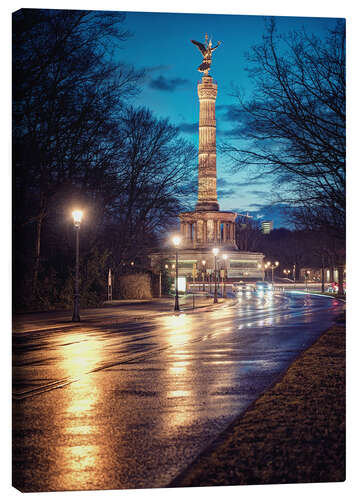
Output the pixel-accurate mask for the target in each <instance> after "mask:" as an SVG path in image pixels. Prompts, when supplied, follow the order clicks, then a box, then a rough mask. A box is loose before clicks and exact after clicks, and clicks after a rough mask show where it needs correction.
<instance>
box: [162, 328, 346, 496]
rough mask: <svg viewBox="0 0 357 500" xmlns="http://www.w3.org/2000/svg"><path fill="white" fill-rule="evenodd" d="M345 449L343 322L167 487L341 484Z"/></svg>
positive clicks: (331, 329)
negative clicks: (339, 482) (335, 482)
mask: <svg viewBox="0 0 357 500" xmlns="http://www.w3.org/2000/svg"><path fill="white" fill-rule="evenodd" d="M345 448H346V446H345V325H344V324H343V323H341V324H336V325H335V326H333V327H332V328H330V329H329V330H327V331H326V332H325V333H324V334H323V335H322V336H321V337H320V338H319V339H318V340H317V341H316V342H315V344H313V345H312V346H311V347H310V348H309V349H308V350H306V351H305V352H304V353H302V355H301V356H300V357H299V358H297V359H296V360H295V361H294V362H293V364H292V365H291V366H290V367H289V368H288V370H287V371H286V372H285V374H284V375H283V376H282V379H281V380H280V381H279V382H278V383H276V385H274V386H273V387H272V388H271V389H269V390H268V391H266V392H265V393H264V394H263V395H262V396H261V397H260V398H258V400H256V401H255V402H254V403H253V404H252V405H251V406H250V408H248V410H247V411H246V412H245V413H244V414H243V415H242V416H241V417H239V418H238V419H237V420H236V421H234V422H233V423H232V424H231V425H230V426H229V428H228V429H227V430H226V431H225V432H224V433H223V434H222V435H221V436H220V437H219V438H218V439H217V440H216V441H215V442H214V443H212V444H211V445H210V446H209V448H208V449H207V450H206V451H205V452H203V453H202V454H201V455H200V456H199V457H198V459H197V460H196V461H195V462H194V463H193V464H191V466H190V467H188V469H187V470H186V471H184V472H183V473H182V474H180V475H179V476H178V477H177V478H176V479H175V480H174V481H173V482H172V483H171V484H170V485H169V486H171V487H182V486H219V485H221V486H223V485H248V484H277V483H310V482H316V483H318V482H333V481H344V480H345Z"/></svg>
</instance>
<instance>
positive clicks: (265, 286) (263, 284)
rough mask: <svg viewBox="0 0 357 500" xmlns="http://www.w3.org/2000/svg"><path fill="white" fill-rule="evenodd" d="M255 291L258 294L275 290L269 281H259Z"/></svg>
mask: <svg viewBox="0 0 357 500" xmlns="http://www.w3.org/2000/svg"><path fill="white" fill-rule="evenodd" d="M255 289H256V291H257V292H260V291H268V290H272V289H273V285H272V284H271V283H269V281H257V282H256V283H255Z"/></svg>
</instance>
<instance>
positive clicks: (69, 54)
mask: <svg viewBox="0 0 357 500" xmlns="http://www.w3.org/2000/svg"><path fill="white" fill-rule="evenodd" d="M123 20H124V16H123V14H120V13H103V12H101V13H100V12H89V11H67V10H62V11H60V10H44V9H38V10H36V9H22V10H20V11H17V12H15V13H14V15H13V35H14V38H13V163H14V208H15V210H14V223H15V224H14V229H15V238H16V235H18V239H21V238H23V237H24V231H23V229H22V227H23V226H24V225H29V226H31V227H32V226H35V234H34V248H35V252H34V253H35V258H34V263H33V279H32V289H33V292H34V293H35V292H36V289H37V281H38V272H39V265H40V255H41V236H42V230H43V224H44V220H45V219H46V217H47V216H48V213H49V206H50V204H51V203H52V201H53V199H54V198H56V197H58V196H59V194H60V193H61V192H65V191H68V189H69V187H70V186H72V188H73V187H74V188H75V190H77V191H78V192H80V193H83V194H85V193H86V192H88V190H90V191H91V192H92V193H93V191H94V190H95V191H96V193H97V195H98V196H100V195H101V196H103V194H104V195H106V194H107V193H108V190H107V189H105V187H106V186H107V185H108V182H109V181H110V179H112V178H113V177H114V176H115V159H116V155H117V151H118V149H119V147H120V144H119V141H120V135H119V134H118V133H117V131H118V125H117V120H116V118H117V115H118V113H120V111H121V108H122V99H123V98H124V97H128V96H130V95H132V94H133V93H134V92H136V90H137V84H138V78H139V75H138V74H137V73H136V72H135V71H134V70H133V69H132V68H129V67H126V66H125V65H123V64H120V63H118V62H116V61H115V58H114V57H113V56H114V53H113V51H115V49H117V47H118V45H119V44H120V43H121V42H123V41H125V40H126V39H127V37H128V33H127V32H126V31H125V30H123V28H122V23H123ZM72 191H73V189H72ZM98 196H97V197H98ZM28 235H29V236H30V238H31V239H32V238H33V234H32V231H28ZM19 243H20V242H19ZM16 247H17V248H18V247H19V245H16Z"/></svg>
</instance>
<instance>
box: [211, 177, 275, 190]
mask: <svg viewBox="0 0 357 500" xmlns="http://www.w3.org/2000/svg"><path fill="white" fill-rule="evenodd" d="M217 186H218V187H220V188H223V187H226V186H237V187H238V188H243V187H250V188H251V187H254V186H266V181H255V180H252V181H232V180H231V179H229V178H228V179H227V178H225V177H220V178H219V179H217Z"/></svg>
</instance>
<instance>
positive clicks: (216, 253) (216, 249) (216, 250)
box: [212, 248, 219, 257]
mask: <svg viewBox="0 0 357 500" xmlns="http://www.w3.org/2000/svg"><path fill="white" fill-rule="evenodd" d="M212 252H213V255H214V256H215V257H217V255H218V253H219V249H218V248H213V249H212Z"/></svg>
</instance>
